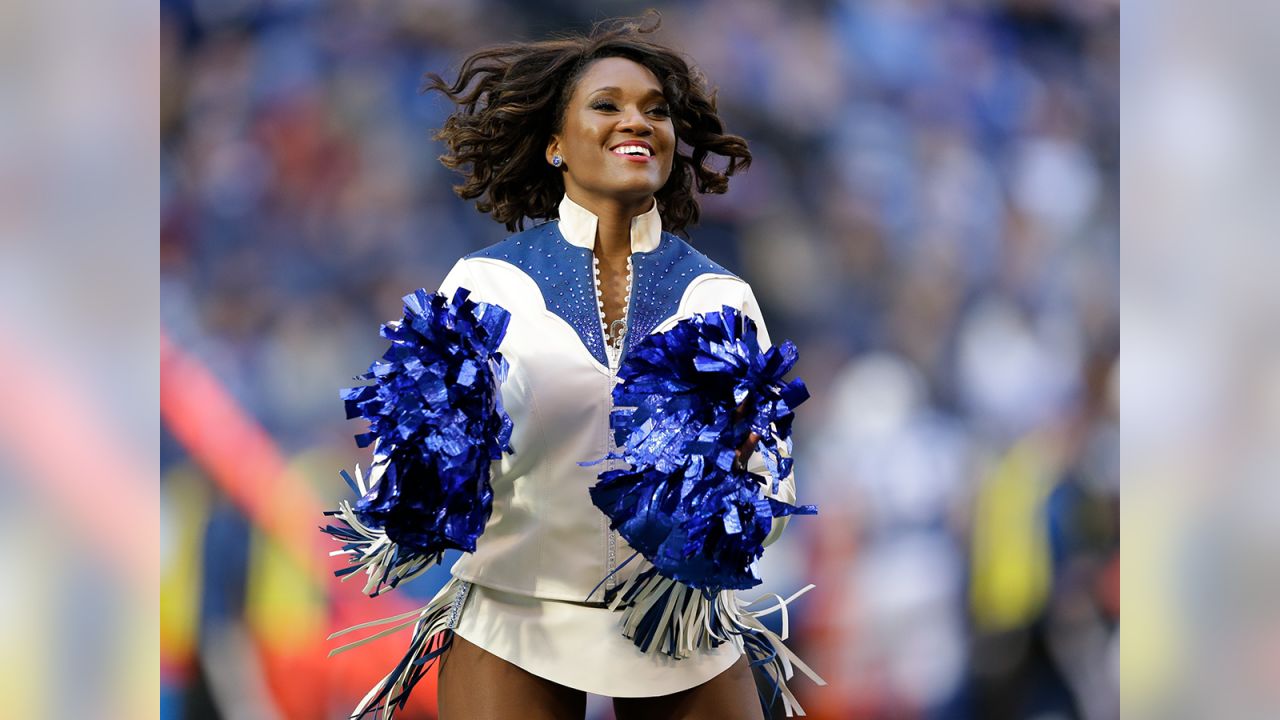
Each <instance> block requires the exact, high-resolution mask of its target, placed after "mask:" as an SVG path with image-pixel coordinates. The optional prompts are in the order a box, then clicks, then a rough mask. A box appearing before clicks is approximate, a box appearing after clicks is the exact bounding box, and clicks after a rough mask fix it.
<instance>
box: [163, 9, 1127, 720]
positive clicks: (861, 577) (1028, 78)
mask: <svg viewBox="0 0 1280 720" xmlns="http://www.w3.org/2000/svg"><path fill="white" fill-rule="evenodd" d="M651 5H652V6H654V7H657V8H658V9H659V10H661V11H662V14H663V29H662V31H661V32H660V34H659V39H660V40H661V41H663V42H665V43H667V44H669V45H671V46H673V47H675V48H677V49H680V50H681V51H683V52H685V53H686V54H688V55H689V56H690V57H691V58H692V59H693V61H694V62H695V63H696V64H697V65H698V66H699V67H700V68H702V69H703V70H704V71H705V73H706V74H707V76H708V77H709V79H710V80H711V83H712V84H713V85H714V86H716V87H718V88H719V107H720V110H721V113H722V116H723V117H724V119H725V120H726V123H727V125H728V127H729V129H730V130H731V131H733V132H736V133H738V134H741V135H743V136H745V137H746V138H747V139H748V141H749V142H750V144H751V148H752V151H753V153H754V155H755V162H754V164H753V166H752V168H751V170H750V171H748V172H747V173H746V174H744V175H742V176H739V177H735V178H734V179H733V180H732V182H731V186H730V192H729V193H728V194H727V195H725V196H718V197H710V198H706V199H705V200H704V203H703V210H704V213H703V220H702V222H701V224H700V225H699V226H698V227H696V228H694V229H693V230H692V231H691V237H692V240H693V243H694V245H695V246H696V247H698V248H699V249H701V250H702V251H703V252H705V253H707V254H708V255H710V256H711V257H712V258H713V259H715V260H717V261H718V262H720V263H722V264H724V265H725V266H727V267H728V268H730V269H731V270H733V271H735V272H737V273H738V274H740V275H742V276H743V277H744V278H746V279H747V280H749V281H750V282H751V283H752V285H753V286H754V288H755V290H756V293H757V296H758V297H759V299H760V301H761V303H762V305H763V307H764V311H765V313H766V317H767V318H768V320H769V324H770V329H771V334H772V335H773V336H775V337H776V338H790V339H792V340H794V341H795V342H796V343H797V344H798V346H799V348H800V350H801V361H800V365H799V368H798V374H799V375H800V376H801V377H803V378H804V379H805V380H806V382H807V383H808V384H809V386H810V388H811V389H812V390H813V392H814V398H813V399H812V400H810V401H809V402H808V403H806V405H804V406H803V407H802V408H801V410H800V412H799V419H798V421H797V431H796V432H797V448H796V455H797V479H798V482H799V487H800V494H801V500H802V501H804V502H814V503H817V504H818V505H819V507H820V515H819V516H818V517H816V518H802V519H799V520H797V521H796V522H793V523H792V524H791V526H790V528H789V530H788V533H787V536H786V537H785V538H784V539H783V540H782V541H780V542H779V543H778V544H777V545H775V546H773V547H772V548H771V549H770V551H769V553H767V554H766V557H765V561H764V574H765V577H766V583H765V585H764V586H763V587H762V588H760V591H761V592H764V591H770V590H776V591H779V592H783V593H784V594H789V593H790V592H791V591H792V590H794V589H797V588H798V587H800V586H802V585H803V584H805V583H807V582H810V581H812V582H815V583H817V589H815V590H814V591H813V592H811V593H809V594H808V595H807V596H805V597H804V598H803V599H802V600H801V601H799V602H798V603H797V604H796V607H795V609H794V613H793V616H792V618H791V631H792V643H793V645H794V647H795V648H796V649H797V651H798V652H799V653H800V655H801V656H802V657H804V658H805V659H806V661H808V662H809V663H810V664H811V665H812V666H813V667H814V668H815V669H816V670H818V672H820V673H822V674H823V675H824V676H825V677H826V679H827V680H828V682H829V683H830V685H829V686H828V687H826V688H815V687H813V686H812V685H811V684H809V683H808V682H807V681H806V680H805V679H803V678H798V679H797V680H796V681H795V684H794V689H795V690H796V692H797V693H798V695H799V697H800V699H801V702H802V703H803V704H804V706H805V707H806V709H807V710H809V712H810V714H811V715H812V716H814V717H819V718H914V717H919V718H957V719H959V718H984V719H985V718H997V719H999V718H1074V717H1078V718H1090V719H1093V718H1115V717H1118V715H1119V709H1118V708H1119V699H1118V690H1117V674H1118V673H1117V663H1118V646H1119V642H1118V620H1117V617H1118V606H1119V560H1118V549H1119V541H1118V512H1119V510H1118V509H1119V500H1118V433H1117V425H1116V390H1115V386H1116V381H1117V379H1116V361H1117V357H1118V350H1119V342H1118V320H1117V318H1118V290H1117V287H1118V273H1119V261H1118V239H1117V234H1118V229H1117V226H1118V145H1119V137H1118V83H1119V79H1118V71H1117V67H1118V62H1119V19H1118V7H1117V3H1115V2H1108V1H1105V0H1091V1H1088V2H1068V1H1066V0H1061V1H1056V2H1055V1H1054V0H1007V1H999V0H970V1H963V2H960V1H958V2H949V3H944V2H936V1H931V0H868V1H865V2H854V1H853V0H848V1H846V2H817V1H810V2H793V3H786V4H783V3H774V2H760V1H738V0H734V1H732V2H730V1H728V0H721V1H718V2H717V1H708V2H682V3H666V4H651V3H650V4H644V3H608V4H603V5H602V4H595V3H586V2H574V1H571V0H557V1H555V2H546V3H540V4H538V5H537V7H536V8H535V7H534V6H533V5H532V4H525V3H512V2H493V1H488V2H463V1H461V0H433V1H431V2H409V1H404V2H311V1H307V0H280V1H275V2H270V1H267V0H217V1H215V0H191V1H189V2H176V1H170V0H164V1H163V2H162V3H161V22H162V25H161V30H162V36H161V53H162V56H161V60H162V97H161V138H162V144H161V183H162V185H161V193H162V195H161V210H162V218H161V221H162V225H161V241H162V246H161V300H162V309H161V323H162V333H163V342H162V368H163V376H162V387H161V413H162V431H163V436H162V445H161V471H162V484H161V514H162V545H161V562H162V567H161V571H162V586H161V603H162V605H161V681H162V697H161V700H162V704H161V712H162V716H163V717H165V718H185V717H190V718H205V717H226V718H256V717H264V718H273V717H279V718H338V717H343V716H344V715H345V713H346V712H347V711H348V710H349V709H350V707H351V706H352V705H353V703H354V701H355V700H356V699H358V698H359V697H360V696H361V695H362V694H363V692H364V689H366V688H367V687H368V686H369V684H371V683H372V682H373V681H374V680H375V679H376V678H377V677H378V676H380V675H381V673H382V672H383V671H384V669H385V668H386V667H387V666H388V665H389V664H390V663H392V662H394V659H395V658H397V657H398V656H399V654H400V652H401V651H402V647H403V642H404V640H403V638H390V639H386V640H383V641H381V642H379V643H376V644H374V645H371V646H366V647H364V648H362V649H360V650H358V651H355V652H353V653H350V654H346V655H342V656H339V657H338V658H334V659H326V658H325V654H326V653H327V651H328V650H329V649H330V648H331V647H332V646H333V645H334V643H329V642H326V641H325V636H327V635H328V634H329V633H330V632H331V631H333V630H335V629H338V628H340V627H344V626H346V625H348V624H351V623H352V622H355V621H358V620H361V619H368V618H373V617H381V616H384V615H389V614H392V613H393V612H396V611H397V610H399V609H403V608H407V607H409V606H411V604H412V603H413V602H415V601H416V600H418V599H422V598H425V597H429V596H430V594H431V593H432V592H433V591H434V589H435V588H436V587H439V585H440V584H442V583H443V582H444V579H445V573H444V571H443V570H440V571H439V572H435V573H433V574H429V575H428V576H426V577H423V578H421V579H418V580H416V581H414V582H413V583H411V584H410V585H408V586H406V587H405V588H403V589H402V590H399V591H397V593H393V595H392V596H389V597H387V598H381V599H378V600H374V601H370V600H368V599H367V598H363V597H362V596H361V595H360V594H359V588H358V587H355V586H354V585H351V584H346V585H339V584H338V582H337V581H336V580H335V579H333V578H332V577H331V576H329V574H328V573H329V572H330V570H331V569H332V567H333V565H332V564H331V563H329V562H328V559H327V558H325V557H324V552H325V550H326V549H327V546H326V544H325V542H324V540H325V539H324V538H323V536H321V535H320V533H318V532H317V531H316V526H317V525H318V524H319V523H320V522H321V521H322V518H321V517H320V515H319V512H320V511H321V510H322V509H323V508H324V507H327V506H331V505H333V504H334V503H336V501H337V499H338V498H339V497H343V496H344V493H346V492H347V489H346V487H345V485H344V484H343V482H342V481H341V479H340V478H339V477H338V470H340V469H342V468H350V467H351V466H352V465H353V464H354V463H355V462H357V461H359V462H361V463H364V462H365V460H366V456H365V454H364V453H363V451H359V450H358V449H357V448H356V447H355V443H354V441H353V440H352V436H353V435H354V434H356V433H357V432H359V431H360V430H361V428H360V427H359V425H358V424H357V423H356V422H355V421H350V422H348V421H345V420H344V419H343V413H342V405H341V402H340V401H339V400H338V398H337V390H338V388H339V387H343V386H345V385H348V384H350V380H351V378H352V376H354V375H357V374H359V373H360V372H362V371H363V370H364V369H365V367H366V366H367V365H368V363H369V361H370V360H371V359H373V358H374V357H376V356H377V355H378V354H380V352H381V348H382V345H381V339H380V338H379V337H378V336H377V327H378V324H379V323H381V322H383V321H385V320H387V319H390V318H392V317H395V316H396V315H397V314H398V312H399V306H400V302H399V298H400V296H401V295H403V294H405V293H407V292H410V291H411V290H413V289H415V288H418V287H427V288H433V287H434V286H435V285H436V284H437V283H438V282H439V280H440V279H441V278H442V277H443V275H444V272H445V271H446V270H447V269H448V267H449V266H450V265H451V264H452V263H453V261H454V260H455V259H456V258H457V257H458V256H459V255H461V254H464V253H466V252H469V251H471V250H473V249H478V248H480V247H483V246H485V245H488V244H490V243H492V242H495V241H497V240H499V239H501V238H502V237H504V236H505V234H506V233H505V232H504V231H503V229H502V228H501V227H500V226H498V225H497V224H496V223H493V222H492V221H490V220H488V219H486V218H485V217H484V216H481V215H480V214H479V213H477V212H476V211H475V209H474V207H473V206H471V205H468V204H465V203H463V202H462V201H460V200H458V199H457V198H456V197H455V196H454V195H453V194H452V192H451V190H450V186H451V185H452V184H453V183H454V182H455V176H454V175H452V174H451V173H450V172H449V171H447V170H445V169H444V168H443V167H442V166H440V164H439V163H438V162H437V161H436V160H435V158H436V156H438V155H439V154H440V153H441V152H442V151H443V150H442V148H441V147H440V145H439V144H438V143H436V142H434V141H432V140H431V139H430V132H431V130H432V129H433V128H436V127H438V126H439V125H440V124H441V122H442V120H443V118H444V117H445V114H446V113H447V111H448V108H447V107H446V106H445V105H444V104H443V103H442V101H441V100H440V99H439V98H438V97H436V96H422V95H420V94H418V92H417V89H418V87H419V84H420V81H421V76H422V74H423V73H424V72H426V71H437V72H442V73H446V74H447V71H448V70H450V69H452V68H454V67H456V65H457V63H458V62H459V60H460V59H461V58H462V57H463V56H464V55H465V54H466V53H467V52H469V51H471V50H474V49H476V48H478V47H480V46H483V45H485V44H488V43H492V42H498V41H505V40H510V39H513V38H537V37H544V36H546V35H547V34H549V33H551V32H555V31H558V30H564V29H568V28H583V27H586V26H587V25H589V24H590V21H591V20H594V19H599V18H602V17H606V16H616V15H626V14H638V13H639V12H641V11H643V10H644V9H645V8H646V7H649V6H651ZM396 595H400V597H395V596H396ZM431 695H432V692H431V690H430V688H429V687H424V688H423V689H422V690H420V691H419V693H418V696H417V697H415V698H414V702H413V703H412V705H411V707H412V710H413V713H414V714H411V713H405V717H406V718H408V717H431V716H432V715H433V703H432V699H431V697H430V696H431ZM590 715H591V717H592V718H606V717H609V710H608V704H607V703H605V702H601V701H598V700H593V702H592V703H591V705H590Z"/></svg>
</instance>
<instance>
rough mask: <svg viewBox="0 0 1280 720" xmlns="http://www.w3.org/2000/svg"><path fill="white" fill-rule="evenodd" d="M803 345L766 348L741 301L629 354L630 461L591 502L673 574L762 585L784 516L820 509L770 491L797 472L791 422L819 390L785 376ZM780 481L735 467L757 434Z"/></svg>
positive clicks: (623, 455) (623, 386)
mask: <svg viewBox="0 0 1280 720" xmlns="http://www.w3.org/2000/svg"><path fill="white" fill-rule="evenodd" d="M796 359H797V351H796V348H795V345H794V344H793V343H791V342H789V341H788V342H784V343H782V344H781V345H779V346H775V347H772V348H770V349H769V350H767V351H763V352H762V351H761V350H760V345H759V342H758V340H757V338H756V327H755V323H754V322H753V321H752V320H751V318H749V317H747V316H746V315H743V314H741V313H740V312H739V311H737V310H735V309H734V308H732V307H729V306H725V307H724V308H723V310H722V311H721V312H710V313H706V314H703V315H696V316H694V317H692V318H690V319H687V320H683V321H681V322H679V323H677V324H676V325H675V326H674V327H673V328H671V329H670V330H668V331H667V332H663V333H657V334H653V335H649V336H647V337H645V338H644V339H642V340H641V341H640V342H638V343H637V344H636V345H635V346H634V347H633V348H631V350H630V351H629V353H628V355H627V357H626V359H625V361H624V362H623V363H622V366H621V367H620V368H619V372H618V378H619V380H620V383H619V384H618V385H617V386H615V388H614V390H613V402H614V410H613V413H612V414H611V416H610V422H611V425H612V427H613V429H614V433H615V439H616V443H617V445H618V446H619V447H620V450H619V451H618V452H617V453H615V454H612V455H611V456H610V457H611V458H614V459H621V460H624V461H626V462H627V463H628V464H629V465H630V468H629V469H621V470H610V471H606V472H603V473H601V474H600V475H599V482H598V483H597V484H596V485H595V486H594V487H592V488H591V500H592V502H593V503H595V505H596V507H598V508H600V510H601V511H603V512H604V513H605V515H607V516H608V517H609V519H610V521H611V524H612V527H613V528H614V529H616V530H617V531H618V532H619V533H620V534H621V535H622V537H623V538H625V539H626V541H627V542H628V543H629V544H630V545H631V546H632V547H633V548H635V549H636V550H637V551H638V552H639V553H640V554H641V555H643V556H644V557H645V559H647V560H648V561H649V562H651V563H652V564H653V565H654V567H655V568H656V569H657V571H658V572H659V573H661V574H662V575H663V576H665V577H668V578H671V579H673V580H678V581H680V582H683V583H685V584H687V585H690V586H692V587H694V588H698V589H700V590H702V591H704V592H705V593H708V594H711V593H715V592H719V591H720V590H723V589H737V590H741V589H746V588H750V587H753V586H755V585H758V584H759V583H760V578H759V577H758V576H757V575H756V571H755V562H756V560H758V559H759V558H760V556H761V554H762V553H763V552H764V547H763V542H764V539H765V538H766V537H767V536H768V534H769V531H770V529H771V528H772V523H773V519H774V518H778V517H784V516H787V515H795V514H802V515H808V514H814V513H816V512H817V510H816V508H815V507H814V506H812V505H805V506H800V507H797V506H795V505H791V504H788V503H785V502H780V501H778V500H775V499H773V498H770V497H766V496H765V495H764V493H763V489H764V483H766V482H768V483H771V485H772V489H773V492H774V493H776V492H777V489H778V483H779V482H780V481H781V480H782V479H783V478H785V477H787V475H789V474H790V472H791V463H792V461H791V458H790V453H789V447H790V438H791V424H792V420H793V419H794V410H795V408H796V406H798V405H799V404H800V403H802V402H804V401H805V400H806V399H807V398H808V397H809V392H808V390H807V389H806V388H805V386H804V382H803V381H801V380H800V379H798V378H797V379H794V380H791V381H790V382H784V381H783V376H784V375H786V373H787V372H788V371H790V370H791V368H792V367H794V365H795V363H796ZM753 432H754V433H756V434H757V435H759V436H760V440H759V445H758V449H759V451H760V452H761V453H763V455H764V458H765V462H766V464H767V467H768V469H769V473H770V475H771V476H772V477H771V478H764V477H762V476H760V475H756V474H754V473H749V472H747V471H746V470H744V469H741V468H739V467H736V466H735V463H734V459H735V453H736V451H737V449H738V448H739V447H741V446H742V445H743V443H745V442H746V440H747V438H748V436H749V435H750V434H751V433H753Z"/></svg>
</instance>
